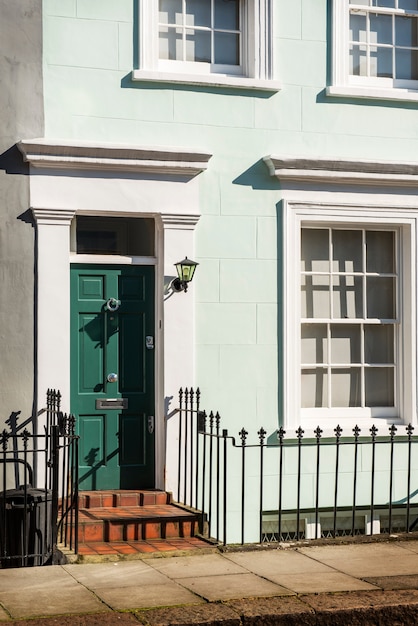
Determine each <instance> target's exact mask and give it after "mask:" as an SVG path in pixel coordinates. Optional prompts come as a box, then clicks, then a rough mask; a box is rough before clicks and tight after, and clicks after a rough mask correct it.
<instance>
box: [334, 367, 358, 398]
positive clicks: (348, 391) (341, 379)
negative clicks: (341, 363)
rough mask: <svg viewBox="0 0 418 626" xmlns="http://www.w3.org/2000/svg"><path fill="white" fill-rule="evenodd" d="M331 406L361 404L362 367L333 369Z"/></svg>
mask: <svg viewBox="0 0 418 626" xmlns="http://www.w3.org/2000/svg"><path fill="white" fill-rule="evenodd" d="M331 406H333V407H358V406H361V371H360V368H342V369H333V370H331Z"/></svg>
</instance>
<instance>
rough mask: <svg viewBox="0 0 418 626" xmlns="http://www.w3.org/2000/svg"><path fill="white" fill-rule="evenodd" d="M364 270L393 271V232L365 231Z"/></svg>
mask: <svg viewBox="0 0 418 626" xmlns="http://www.w3.org/2000/svg"><path fill="white" fill-rule="evenodd" d="M366 271H367V272H376V273H379V274H393V273H394V272H395V233H394V232H391V231H374V230H369V231H367V233H366Z"/></svg>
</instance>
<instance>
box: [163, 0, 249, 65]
mask: <svg viewBox="0 0 418 626" xmlns="http://www.w3.org/2000/svg"><path fill="white" fill-rule="evenodd" d="M242 4H243V3H242V1H240V0H159V13H158V19H159V23H158V41H159V60H160V62H161V61H168V62H169V63H171V62H177V63H184V62H185V63H190V62H191V63H207V64H210V65H212V66H213V67H214V68H215V69H217V68H218V69H219V70H220V71H224V72H229V73H242V71H241V54H242V53H241V46H242V19H243V15H242ZM203 71H204V70H203Z"/></svg>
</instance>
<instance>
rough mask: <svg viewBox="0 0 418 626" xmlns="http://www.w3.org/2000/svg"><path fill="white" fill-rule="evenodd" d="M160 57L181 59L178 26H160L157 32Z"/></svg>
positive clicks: (180, 41)
mask: <svg viewBox="0 0 418 626" xmlns="http://www.w3.org/2000/svg"><path fill="white" fill-rule="evenodd" d="M159 56H160V59H168V60H170V61H182V60H183V59H182V36H181V30H180V29H178V28H166V27H165V26H160V34H159Z"/></svg>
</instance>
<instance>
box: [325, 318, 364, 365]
mask: <svg viewBox="0 0 418 626" xmlns="http://www.w3.org/2000/svg"><path fill="white" fill-rule="evenodd" d="M360 362H361V334H360V326H357V325H351V324H350V325H347V326H346V325H344V326H340V325H335V324H333V325H332V326H331V363H345V364H347V365H349V364H350V363H360Z"/></svg>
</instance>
